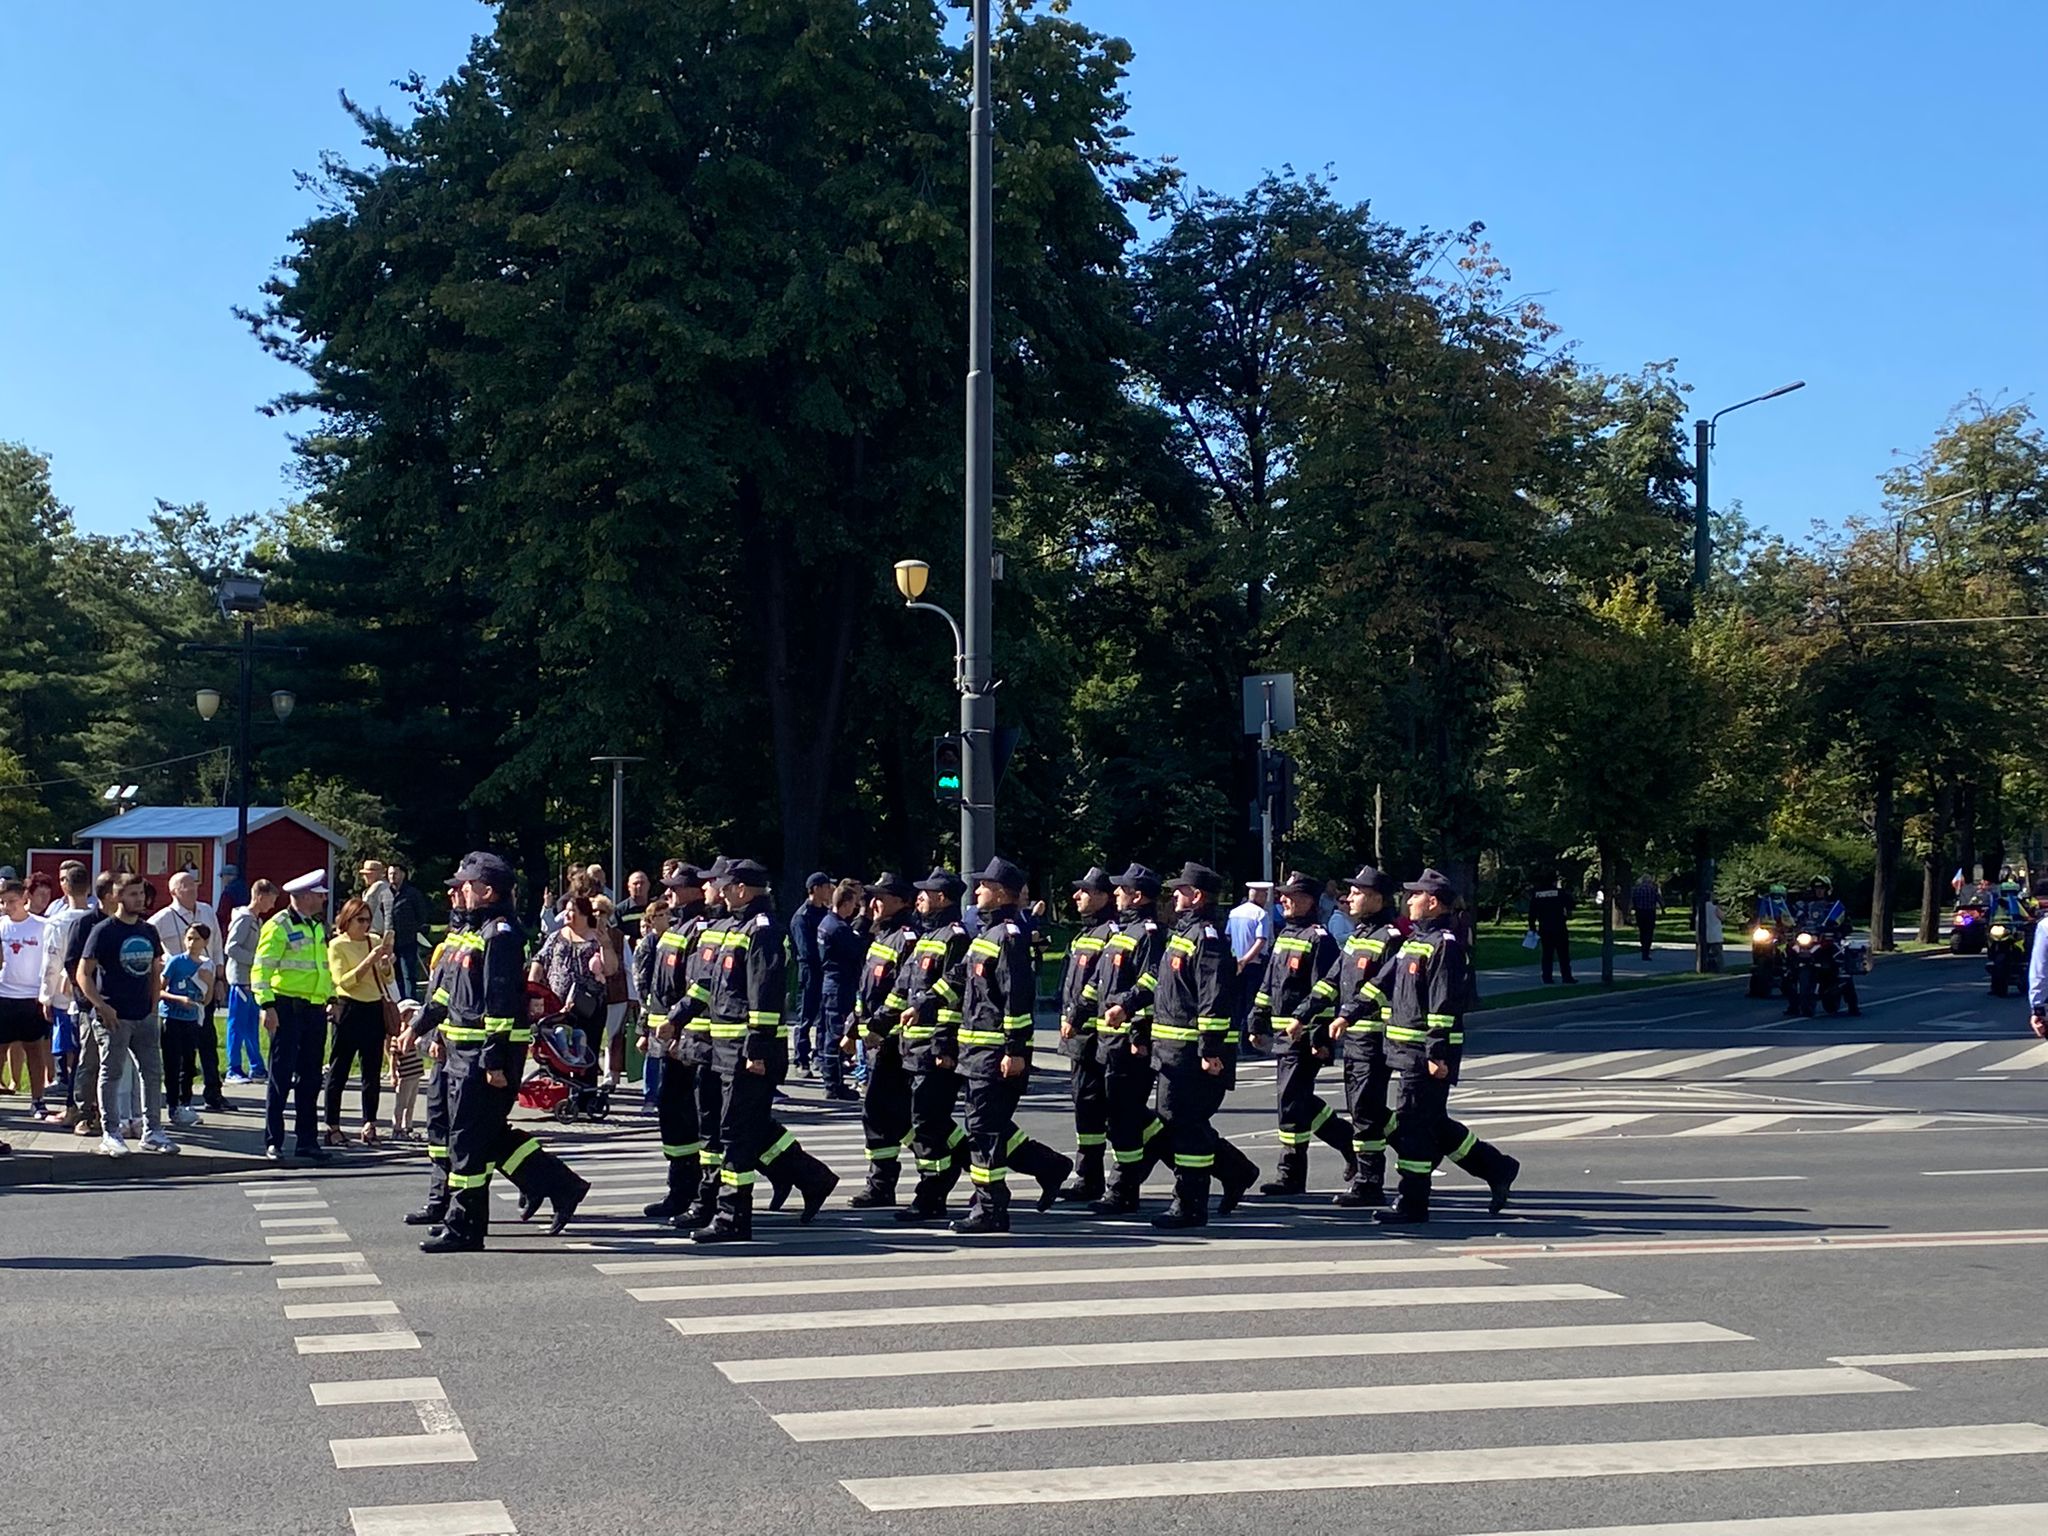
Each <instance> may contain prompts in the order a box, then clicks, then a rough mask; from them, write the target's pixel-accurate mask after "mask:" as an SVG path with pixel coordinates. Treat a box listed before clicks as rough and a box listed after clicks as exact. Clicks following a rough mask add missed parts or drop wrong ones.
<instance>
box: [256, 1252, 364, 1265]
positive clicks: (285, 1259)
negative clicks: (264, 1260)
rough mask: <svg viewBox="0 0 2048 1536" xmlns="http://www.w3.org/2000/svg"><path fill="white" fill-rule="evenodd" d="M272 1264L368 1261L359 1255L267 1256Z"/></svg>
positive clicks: (285, 1254) (359, 1262)
mask: <svg viewBox="0 0 2048 1536" xmlns="http://www.w3.org/2000/svg"><path fill="white" fill-rule="evenodd" d="M268 1257H269V1259H270V1262H271V1263H273V1264H279V1265H285V1264H366V1263H368V1262H369V1261H368V1260H367V1259H365V1258H364V1257H363V1256H362V1255H361V1254H360V1253H273V1254H270V1255H269V1256H268Z"/></svg>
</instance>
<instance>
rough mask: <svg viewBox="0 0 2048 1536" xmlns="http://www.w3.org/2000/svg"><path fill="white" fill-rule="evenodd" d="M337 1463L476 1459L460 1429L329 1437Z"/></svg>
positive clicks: (378, 1464)
mask: <svg viewBox="0 0 2048 1536" xmlns="http://www.w3.org/2000/svg"><path fill="white" fill-rule="evenodd" d="M327 1448H328V1450H329V1451H331V1452H333V1454H334V1464H335V1466H337V1467H339V1468H341V1469H342V1470H344V1471H346V1470H348V1469H349V1468H352V1467H425V1466H433V1465H436V1464H438V1463H440V1462H448V1461H475V1460H476V1447H475V1446H473V1445H471V1444H470V1443H469V1436H468V1435H466V1434H464V1433H463V1432H462V1431H461V1430H459V1429H456V1430H448V1431H445V1432H443V1433H440V1434H432V1435H369V1436H365V1437H363V1438H361V1439H355V1440H330V1441H328V1442H327Z"/></svg>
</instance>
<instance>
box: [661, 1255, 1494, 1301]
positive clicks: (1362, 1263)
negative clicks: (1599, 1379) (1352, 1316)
mask: <svg viewBox="0 0 2048 1536" xmlns="http://www.w3.org/2000/svg"><path fill="white" fill-rule="evenodd" d="M1500 1268H1501V1266H1500V1265H1498V1264H1490V1263H1488V1262H1487V1261H1486V1260H1484V1259H1450V1258H1445V1259H1300V1260H1296V1261H1293V1262H1283V1263H1278V1264H1269V1263H1251V1264H1207V1263H1204V1264H1152V1265H1112V1266H1107V1267H1104V1268H1100V1269H1078V1268H1076V1269H991V1270H962V1269H956V1270H949V1271H944V1272H941V1273H938V1274H921V1275H835V1276H831V1277H828V1278H823V1279H819V1278H812V1279H809V1280H740V1281H733V1282H729V1283H726V1284H713V1285H657V1286H647V1287H644V1288H642V1289H640V1290H629V1291H627V1292H626V1294H627V1295H628V1296H631V1297H632V1298H633V1299H634V1300H635V1301H732V1300H737V1299H739V1298H741V1297H747V1296H758V1297H769V1296H857V1295H862V1294H866V1293H870V1292H882V1293H887V1294H890V1295H894V1294H897V1293H899V1292H903V1291H954V1290H978V1289H993V1288H998V1287H1000V1288H1003V1289H1010V1288H1023V1287H1027V1286H1048V1287H1057V1286H1063V1285H1129V1284H1134V1283H1136V1284H1143V1283H1147V1282H1158V1281H1161V1280H1268V1279H1270V1280H1294V1279H1309V1278H1313V1277H1316V1276H1329V1275H1429V1274H1446V1273H1457V1274H1470V1273H1473V1272H1475V1271H1481V1270H1491V1271H1494V1272H1496V1273H1498V1272H1499V1270H1500Z"/></svg>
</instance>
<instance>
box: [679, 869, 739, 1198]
mask: <svg viewBox="0 0 2048 1536" xmlns="http://www.w3.org/2000/svg"><path fill="white" fill-rule="evenodd" d="M731 864H732V860H730V859H728V858H726V857H725V856H724V855H722V854H721V855H720V856H719V857H717V858H716V859H713V860H712V862H711V866H710V867H709V868H708V869H705V870H703V871H701V873H702V874H703V877H704V887H703V889H704V911H703V912H702V913H701V914H700V915H699V917H698V919H697V922H696V923H695V924H694V925H690V924H685V925H683V928H682V931H683V933H684V935H685V936H686V937H687V936H688V934H689V931H690V928H691V927H692V926H694V927H695V929H696V939H695V944H696V947H695V948H694V949H693V950H692V951H691V952H690V958H689V959H688V960H687V961H685V962H684V976H685V980H686V981H687V982H688V985H687V986H686V987H685V988H684V990H683V1000H682V1001H681V1002H679V1003H677V1004H675V1005H674V1006H673V1007H671V1008H670V1009H669V1015H668V1016H669V1018H670V1019H671V1020H673V1021H674V1022H675V1023H677V1024H679V1025H680V1026H681V1028H682V1034H681V1036H680V1039H679V1042H678V1044H677V1045H676V1046H675V1047H674V1054H673V1055H672V1056H671V1057H670V1060H672V1061H678V1062H686V1063H688V1064H689V1065H690V1066H691V1067H693V1068H695V1074H694V1075H695V1077H696V1079H697V1130H698V1133H699V1135H700V1136H701V1138H702V1139H703V1143H704V1150H703V1151H702V1152H700V1153H699V1154H698V1156H697V1164H698V1168H699V1169H700V1170H701V1171H700V1179H701V1182H700V1183H699V1184H698V1186H697V1199H696V1203H695V1204H693V1205H692V1206H691V1207H690V1208H689V1209H688V1210H687V1211H685V1212H683V1214H682V1215H681V1216H680V1217H678V1218H677V1219H676V1221H675V1223H674V1225H675V1226H677V1227H680V1228H682V1229H684V1230H685V1231H690V1232H694V1231H696V1230H697V1229H698V1228H699V1227H705V1226H709V1225H710V1224H711V1218H712V1217H714V1216H716V1215H717V1214H718V1189H719V1176H720V1174H722V1173H723V1172H724V1169H725V1136H724V1132H723V1130H722V1129H721V1124H720V1122H721V1121H722V1120H723V1119H724V1116H725V1078H724V1077H723V1076H722V1075H721V1074H720V1073H719V1070H718V1061H717V1057H716V1053H715V1052H714V1051H713V1050H712V1048H711V1016H710V1014H709V1013H708V1012H707V1011H706V1010H707V1009H709V1007H710V1006H711V984H712V982H713V981H714V980H715V979H716V978H717V976H718V973H719V966H720V962H721V961H722V960H723V959H724V958H725V935H726V933H727V931H728V930H729V929H730V928H731V926H732V923H731V918H732V913H731V912H730V911H728V910H727V908H726V905H725V872H726V870H727V868H728V867H730V865H731ZM675 873H676V874H680V873H681V870H680V868H678V869H677V870H676V871H675Z"/></svg>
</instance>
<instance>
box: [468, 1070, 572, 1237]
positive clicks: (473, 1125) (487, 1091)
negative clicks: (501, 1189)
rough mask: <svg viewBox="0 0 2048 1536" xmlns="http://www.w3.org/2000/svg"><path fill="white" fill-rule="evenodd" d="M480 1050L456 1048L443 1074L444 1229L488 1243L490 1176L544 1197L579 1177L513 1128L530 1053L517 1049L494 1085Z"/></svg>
mask: <svg viewBox="0 0 2048 1536" xmlns="http://www.w3.org/2000/svg"><path fill="white" fill-rule="evenodd" d="M483 1052H484V1048H483V1047H482V1046H479V1045H452V1044H451V1045H450V1046H449V1047H448V1053H447V1055H446V1056H445V1057H444V1058H443V1059H442V1062H441V1070H442V1071H443V1072H445V1073H447V1075H448V1212H447V1216H446V1218H445V1219H444V1222H443V1225H445V1226H446V1227H447V1229H448V1230H449V1231H450V1232H451V1233H453V1234H454V1235H455V1236H456V1237H458V1238H461V1239H463V1240H465V1241H467V1242H472V1243H477V1244H481V1243H482V1242H483V1240H484V1236H485V1234H486V1233H487V1232H488V1231H489V1230H490V1225H491V1221H490V1203H491V1189H490V1184H491V1175H492V1174H493V1173H495V1172H500V1171H502V1172H503V1173H504V1175H505V1177H506V1178H508V1179H510V1180H511V1181H512V1182H513V1183H514V1184H516V1185H517V1186H518V1187H519V1188H520V1190H521V1192H522V1193H525V1194H529V1195H539V1196H541V1197H543V1198H545V1197H547V1196H550V1195H554V1194H557V1193H568V1192H570V1191H571V1190H574V1189H576V1188H578V1187H579V1185H580V1182H581V1181H580V1180H578V1179H577V1177H576V1175H575V1174H574V1173H573V1172H571V1171H570V1169H569V1165H568V1164H567V1163H564V1162H563V1161H562V1160H561V1159H560V1158H559V1157H556V1156H555V1155H554V1154H553V1153H552V1152H548V1151H546V1150H544V1149H543V1148H542V1146H541V1144H540V1143H539V1142H538V1141H536V1140H535V1139H534V1137H533V1136H532V1135H531V1134H530V1133H529V1132H527V1131H524V1130H520V1129H517V1128H515V1127H514V1126H513V1125H512V1123H511V1114H512V1106H513V1104H514V1103H515V1102H517V1100H518V1097H519V1079H520V1075H521V1073H522V1071H523V1070H524V1066H525V1060H526V1051H525V1049H524V1047H520V1048H517V1049H515V1051H514V1053H513V1055H512V1059H511V1062H510V1064H509V1065H508V1066H507V1067H506V1069H505V1085H504V1086H503V1087H502V1088H495V1087H493V1086H491V1082H490V1078H489V1075H488V1073H487V1072H486V1071H485V1069H484V1064H483Z"/></svg>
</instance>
